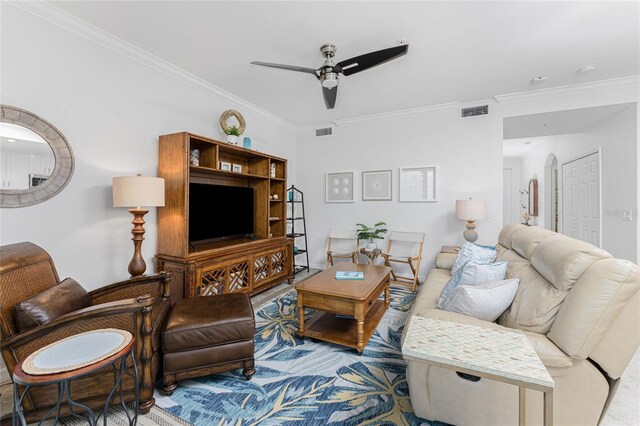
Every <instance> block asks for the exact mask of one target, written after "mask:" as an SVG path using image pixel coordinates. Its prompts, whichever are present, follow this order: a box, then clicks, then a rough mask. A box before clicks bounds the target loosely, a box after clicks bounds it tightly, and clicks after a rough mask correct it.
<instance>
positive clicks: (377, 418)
mask: <svg viewBox="0 0 640 426" xmlns="http://www.w3.org/2000/svg"><path fill="white" fill-rule="evenodd" d="M414 299H415V294H414V293H412V292H410V291H407V290H403V289H399V288H395V287H392V288H391V307H390V308H389V309H388V310H387V312H386V313H385V315H384V317H383V318H382V320H381V321H380V324H379V325H378V328H377V330H376V332H375V334H374V335H373V336H372V337H371V340H369V343H368V344H367V347H366V348H365V350H364V352H363V354H362V356H359V355H358V354H357V352H356V351H355V350H353V349H349V348H345V347H342V346H338V345H334V344H331V343H326V342H321V341H312V340H311V339H308V338H307V339H304V340H303V339H302V338H300V337H299V336H298V335H297V333H296V331H297V327H298V320H297V318H298V308H297V305H296V292H295V290H292V291H290V292H288V293H286V294H285V295H282V296H280V297H277V298H276V299H275V300H273V301H272V302H268V303H267V304H265V305H263V306H262V307H260V308H258V309H256V337H255V342H256V370H257V372H256V374H255V376H253V378H252V379H251V381H246V380H245V379H244V377H243V376H242V374H241V371H240V370H238V371H235V372H232V373H225V374H218V375H213V376H208V377H204V378H201V379H194V380H185V381H182V382H180V386H178V388H177V389H176V391H175V393H174V394H173V395H171V397H166V396H164V394H163V393H162V392H161V391H158V392H156V403H157V404H158V406H160V407H161V408H163V409H165V410H167V411H168V412H169V413H171V414H173V415H175V416H177V417H179V418H181V419H183V420H185V421H187V422H189V423H192V424H194V425H196V426H205V425H206V426H214V425H215V426H224V425H234V426H239V425H287V426H288V425H321V424H335V425H434V426H435V425H442V423H437V422H427V421H426V420H424V419H420V418H417V417H416V416H415V415H414V413H413V410H412V408H411V401H410V400H409V389H408V386H407V380H406V377H405V368H406V364H405V362H404V360H403V359H402V354H401V352H400V338H401V335H402V329H403V324H404V320H405V318H406V316H407V315H408V311H409V309H410V308H411V306H412V304H413V301H414ZM314 313H315V311H314V310H312V309H305V317H306V318H310V317H311V316H312V315H313V314H314Z"/></svg>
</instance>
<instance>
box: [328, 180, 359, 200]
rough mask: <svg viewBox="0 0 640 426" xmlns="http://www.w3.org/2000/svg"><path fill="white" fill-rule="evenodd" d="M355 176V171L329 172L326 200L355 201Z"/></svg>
mask: <svg viewBox="0 0 640 426" xmlns="http://www.w3.org/2000/svg"><path fill="white" fill-rule="evenodd" d="M353 177H354V173H353V172H335V173H327V175H326V194H325V201H326V202H327V203H353V202H355V201H356V199H355V196H354V189H355V185H354V184H353Z"/></svg>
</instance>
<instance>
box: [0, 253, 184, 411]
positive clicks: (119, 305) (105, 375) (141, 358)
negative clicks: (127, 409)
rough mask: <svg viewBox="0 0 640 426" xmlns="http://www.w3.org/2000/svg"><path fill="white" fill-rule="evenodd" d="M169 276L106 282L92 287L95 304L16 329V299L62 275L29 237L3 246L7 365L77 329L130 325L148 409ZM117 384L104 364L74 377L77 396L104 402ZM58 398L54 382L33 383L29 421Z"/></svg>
mask: <svg viewBox="0 0 640 426" xmlns="http://www.w3.org/2000/svg"><path fill="white" fill-rule="evenodd" d="M169 281H170V276H169V274H167V273H160V274H155V275H148V276H141V277H136V278H132V279H129V280H126V281H122V282H118V283H115V284H111V285H108V286H106V287H102V288H100V289H98V290H95V291H92V292H90V293H89V296H90V297H91V306H89V307H88V308H85V309H81V310H79V311H74V312H71V313H68V314H66V315H63V316H62V317H59V318H57V319H56V320H54V321H52V322H50V323H47V324H43V325H40V326H37V327H35V328H32V329H29V330H27V331H24V332H22V333H16V332H15V329H16V328H15V323H14V313H15V305H16V304H17V303H19V302H20V301H22V300H24V299H26V298H29V297H31V296H34V295H36V294H38V293H40V292H42V291H44V290H46V289H49V288H51V287H53V286H55V285H57V284H58V283H59V282H60V279H59V277H58V273H57V272H56V268H55V265H54V264H53V260H52V259H51V257H50V256H49V254H48V253H47V252H46V251H44V250H43V249H42V248H40V247H38V246H37V245H35V244H33V243H29V242H24V243H18V244H11V245H7V246H3V247H0V332H1V333H2V342H1V343H0V351H1V352H2V358H3V359H4V362H5V364H6V366H7V369H8V370H9V372H12V371H13V369H14V367H15V366H16V364H17V363H18V362H20V361H22V360H24V359H25V358H26V357H27V356H29V354H31V353H32V352H34V351H36V350H38V349H40V348H41V347H43V346H46V345H48V344H50V343H52V342H55V341H57V340H60V339H63V338H65V337H68V336H71V335H74V334H77V333H81V332H85V331H89V330H95V329H99V328H118V329H123V330H128V331H130V332H131V333H132V334H133V335H134V336H135V337H136V361H137V364H138V370H139V381H140V410H141V412H142V413H146V412H148V411H149V410H150V409H151V407H152V406H153V404H154V403H155V399H154V398H153V390H154V387H155V383H156V376H157V374H158V369H159V365H160V360H161V357H160V334H161V332H162V327H163V325H164V321H165V319H166V317H167V315H168V313H169V310H170V308H171V301H170V297H169V296H170V295H169ZM125 379H126V380H125ZM123 380H125V381H124V390H125V393H124V395H125V397H124V398H125V400H126V401H132V400H133V398H134V394H133V389H134V384H133V379H132V378H130V377H128V376H126V377H125V378H123ZM112 385H113V372H112V371H111V369H103V370H99V371H97V372H95V373H93V374H91V375H88V376H85V377H83V378H81V379H78V380H75V381H73V382H72V384H71V394H72V395H73V398H74V399H75V400H76V401H79V402H82V403H83V404H86V405H88V406H90V407H92V408H94V409H95V408H100V407H102V406H103V404H104V401H105V399H106V397H107V394H108V392H109V391H110V390H111V387H112ZM56 399H57V388H56V387H55V386H50V387H41V388H35V389H31V390H30V395H29V397H27V398H25V401H24V403H23V408H24V410H25V414H26V415H27V421H28V422H31V421H33V420H36V419H39V418H41V417H42V416H43V415H44V413H46V412H47V411H48V410H49V409H50V408H52V407H53V404H54V403H55V401H56ZM117 401H119V397H118V396H116V399H115V402H117ZM65 413H66V412H64V410H63V414H65Z"/></svg>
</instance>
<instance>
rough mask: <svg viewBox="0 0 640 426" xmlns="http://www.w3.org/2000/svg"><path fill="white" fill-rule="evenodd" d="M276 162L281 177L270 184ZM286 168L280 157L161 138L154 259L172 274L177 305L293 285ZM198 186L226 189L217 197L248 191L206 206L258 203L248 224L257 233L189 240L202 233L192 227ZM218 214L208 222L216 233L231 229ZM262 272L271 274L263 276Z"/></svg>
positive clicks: (195, 138)
mask: <svg viewBox="0 0 640 426" xmlns="http://www.w3.org/2000/svg"><path fill="white" fill-rule="evenodd" d="M194 150H197V151H198V152H197V153H194ZM272 162H273V163H275V164H277V166H276V171H277V170H278V167H280V170H281V172H280V175H277V176H276V178H275V179H272V178H271V177H270V167H271V163H272ZM286 164H287V161H286V160H285V159H283V158H279V157H275V156H272V155H269V154H266V153H262V152H257V151H253V150H250V149H246V148H242V147H239V146H235V145H230V144H229V143H227V142H223V141H219V140H216V139H211V138H207V137H204V136H199V135H195V134H192V133H188V132H182V133H175V134H170V135H164V136H161V137H160V152H159V164H158V175H159V176H160V177H163V178H164V179H165V187H166V201H165V207H163V208H161V209H159V211H158V221H159V223H158V254H157V256H156V258H157V267H158V268H160V269H162V270H169V271H171V272H173V278H172V293H174V294H175V295H176V298H177V299H179V298H182V297H190V296H195V295H200V294H219V292H235V291H242V292H247V293H250V294H255V293H257V292H260V291H263V290H265V289H267V288H269V287H271V286H273V285H276V284H278V283H279V282H282V280H284V279H292V278H293V273H292V267H291V259H292V257H293V244H292V243H291V241H290V240H289V239H287V238H286V237H285V218H286V210H285V208H284V205H285V203H284V200H285V188H286V186H285V185H286V180H285V179H286ZM278 165H279V166H278ZM198 185H200V186H201V187H206V186H215V187H218V188H222V189H220V191H222V192H219V193H220V194H224V193H225V192H224V190H226V191H230V190H231V189H232V188H236V189H238V190H241V189H242V188H247V191H245V192H244V194H245V198H242V197H240V198H229V199H227V198H221V199H218V198H211V199H209V200H207V199H205V200H201V201H202V203H201V204H202V206H205V205H207V203H209V204H208V205H210V206H211V207H212V208H225V209H236V210H238V209H242V207H241V206H240V205H239V204H238V202H240V201H241V202H247V201H249V200H251V199H253V208H252V212H251V213H248V215H247V218H246V219H247V220H246V222H245V223H246V224H248V227H249V228H251V222H252V223H253V227H252V228H253V229H252V230H249V233H247V234H242V235H241V236H229V237H224V238H212V239H211V240H201V239H196V241H192V239H193V235H194V234H193V232H194V231H195V232H197V231H200V230H201V229H200V228H199V227H198V228H195V229H191V228H190V226H191V227H193V224H194V223H196V222H195V221H194V222H192V220H191V213H190V211H191V209H192V208H191V206H190V204H191V203H192V202H193V201H194V199H195V194H196V193H195V192H193V191H195V188H196V187H197V186H198ZM192 187H193V188H192ZM225 188H226V189H225ZM249 189H250V190H251V191H248V190H249ZM240 193H241V192H237V191H236V192H235V194H236V195H235V196H236V197H238V196H239V195H238V194H240ZM250 193H252V194H253V195H252V196H251V195H249V196H248V197H247V196H246V194H250ZM229 194H230V193H229ZM243 200H244V201H243ZM214 210H215V209H213V210H212V211H211V220H212V221H213V222H216V221H218V223H217V229H226V228H225V226H224V223H225V222H224V221H226V220H227V219H223V218H225V217H228V216H225V215H216V212H215V211H214ZM243 211H245V212H248V211H250V210H248V209H246V210H243ZM238 212H240V210H238ZM216 217H219V219H216ZM251 217H252V220H251V219H250V218H251ZM198 226H199V225H198ZM203 229H204V228H203ZM283 262H284V263H283ZM283 264H284V265H285V266H284V269H283V267H282V265H283ZM263 266H264V267H265V268H267V269H268V271H270V272H269V273H268V274H267V275H264V274H262V273H261V274H262V275H260V276H259V277H258V275H256V274H258V271H259V270H262V269H260V268H262V267H263ZM214 272H215V273H214ZM234 280H235V281H234ZM214 287H215V288H214ZM210 290H211V291H210ZM214 290H215V291H214ZM212 292H213V293H212Z"/></svg>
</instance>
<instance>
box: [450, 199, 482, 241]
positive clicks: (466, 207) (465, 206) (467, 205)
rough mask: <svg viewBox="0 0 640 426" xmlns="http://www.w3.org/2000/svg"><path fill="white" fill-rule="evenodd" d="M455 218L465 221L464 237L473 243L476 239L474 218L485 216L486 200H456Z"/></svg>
mask: <svg viewBox="0 0 640 426" xmlns="http://www.w3.org/2000/svg"><path fill="white" fill-rule="evenodd" d="M456 218H457V219H460V220H466V221H467V230H466V231H464V233H463V234H462V235H464V239H465V240H467V241H469V242H470V243H473V242H474V241H476V240H477V239H478V233H477V232H476V224H475V223H474V222H475V221H476V220H481V219H486V218H487V201H486V200H473V199H471V198H469V199H468V200H456Z"/></svg>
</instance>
